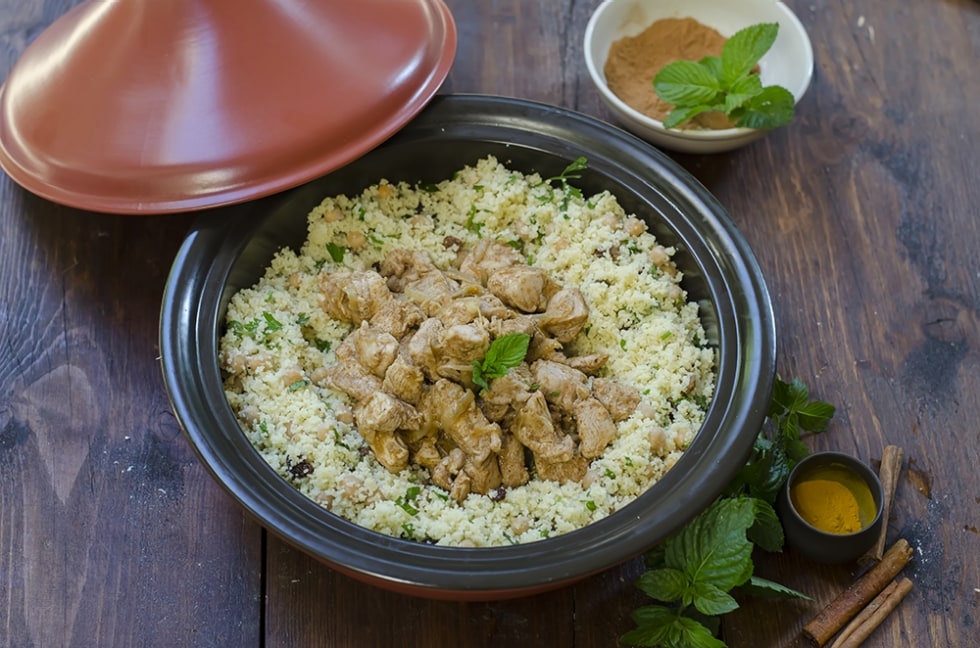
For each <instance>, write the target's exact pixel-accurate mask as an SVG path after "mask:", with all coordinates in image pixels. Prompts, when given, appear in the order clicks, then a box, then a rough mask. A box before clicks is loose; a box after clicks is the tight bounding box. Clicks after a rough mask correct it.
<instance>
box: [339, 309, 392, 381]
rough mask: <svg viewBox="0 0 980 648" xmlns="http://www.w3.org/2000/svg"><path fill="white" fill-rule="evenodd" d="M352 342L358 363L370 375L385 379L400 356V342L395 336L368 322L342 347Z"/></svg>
mask: <svg viewBox="0 0 980 648" xmlns="http://www.w3.org/2000/svg"><path fill="white" fill-rule="evenodd" d="M351 340H353V343H354V350H355V354H356V355H355V357H356V360H357V363H358V364H359V365H361V366H362V367H364V369H365V370H367V371H368V372H369V373H371V374H373V375H375V376H377V377H378V378H384V375H385V372H386V371H387V370H388V367H389V366H391V363H392V362H394V361H395V357H396V356H397V355H398V340H396V339H395V336H393V335H392V334H391V333H385V332H384V331H381V330H380V329H376V328H374V327H372V326H370V325H369V324H368V323H367V322H361V326H360V327H359V328H357V329H355V330H354V332H353V333H351V334H350V335H349V336H348V337H347V338H346V339H345V340H344V342H343V343H341V346H344V344H345V343H347V342H348V341H351Z"/></svg>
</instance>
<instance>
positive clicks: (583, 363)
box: [552, 353, 609, 376]
mask: <svg viewBox="0 0 980 648" xmlns="http://www.w3.org/2000/svg"><path fill="white" fill-rule="evenodd" d="M552 359H553V360H555V361H556V362H563V363H565V364H567V365H568V366H569V367H572V368H573V369H578V370H579V371H581V372H582V373H584V374H586V375H589V376H594V375H595V374H597V373H598V372H599V370H600V369H602V368H603V367H605V366H606V363H607V362H609V356H608V355H606V354H605V353H592V354H590V355H581V356H568V357H566V358H552Z"/></svg>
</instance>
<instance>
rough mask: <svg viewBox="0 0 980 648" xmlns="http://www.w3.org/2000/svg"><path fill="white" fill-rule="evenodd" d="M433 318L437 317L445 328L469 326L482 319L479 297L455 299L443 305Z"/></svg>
mask: <svg viewBox="0 0 980 648" xmlns="http://www.w3.org/2000/svg"><path fill="white" fill-rule="evenodd" d="M434 317H438V318H439V319H440V320H442V323H443V324H445V325H446V326H453V325H454V324H469V323H470V322H473V321H476V320H477V319H482V317H483V316H482V314H481V313H480V297H479V296H478V295H470V296H467V297H456V298H454V299H453V300H452V301H449V302H446V303H445V304H443V306H442V308H440V309H439V311H438V312H436V313H435V315H434Z"/></svg>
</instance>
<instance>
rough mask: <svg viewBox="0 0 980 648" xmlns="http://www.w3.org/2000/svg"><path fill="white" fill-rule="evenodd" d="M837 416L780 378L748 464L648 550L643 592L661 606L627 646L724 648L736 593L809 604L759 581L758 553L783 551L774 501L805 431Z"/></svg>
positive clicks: (647, 614)
mask: <svg viewBox="0 0 980 648" xmlns="http://www.w3.org/2000/svg"><path fill="white" fill-rule="evenodd" d="M834 412H835V408H834V407H833V406H832V405H828V404H827V403H823V402H820V401H811V400H810V394H809V390H808V389H807V387H806V385H804V384H803V383H802V382H801V381H800V380H799V379H794V380H792V381H791V382H788V383H787V382H784V381H783V380H782V379H780V378H779V376H776V379H775V383H774V388H773V394H772V398H771V402H770V407H769V411H768V421H767V424H766V425H764V426H763V429H762V430H760V431H759V435H758V437H757V439H756V444H755V447H754V449H753V451H752V454H751V455H750V457H749V460H748V462H747V463H746V464H745V466H744V467H743V468H742V469H741V470H740V471H739V472H738V474H737V475H736V477H735V479H733V480H732V482H731V483H730V484H729V486H728V488H727V490H726V491H725V492H724V494H723V495H722V496H721V497H720V498H719V499H717V500H715V502H714V503H713V504H711V506H709V507H708V508H707V509H705V510H704V511H703V512H702V513H701V514H700V515H698V516H697V517H695V518H694V519H693V520H692V521H691V522H689V523H688V524H687V526H685V527H684V528H683V529H681V530H680V531H679V532H678V533H676V534H675V535H673V536H671V537H670V538H668V539H667V540H666V541H665V542H664V543H663V544H661V545H659V546H657V547H654V548H653V549H651V550H650V551H649V552H647V554H646V556H645V560H646V565H647V568H648V571H646V572H644V574H643V575H641V576H640V578H639V580H638V581H637V587H639V588H640V589H641V590H642V591H643V592H644V593H646V594H647V595H648V596H649V597H650V598H652V599H654V600H656V601H658V602H659V603H657V604H655V605H648V606H644V607H641V608H639V609H637V610H636V611H635V612H634V613H633V615H632V617H631V618H632V619H633V622H634V623H635V624H636V628H635V629H633V630H631V631H629V632H627V633H626V634H624V635H623V636H622V637H621V638H620V642H621V643H623V644H627V645H631V646H661V647H662V648H687V647H691V646H693V647H695V648H724V646H725V643H724V642H723V641H721V640H720V639H718V638H717V637H716V636H715V634H716V633H717V628H718V626H719V623H718V616H719V615H722V614H727V613H728V612H731V611H732V610H735V609H736V608H738V602H737V601H736V600H735V598H734V596H733V595H732V592H733V591H737V592H740V593H742V594H748V595H753V596H762V597H765V598H780V599H784V598H804V599H808V598H809V597H808V596H806V595H805V594H802V593H800V592H797V591H796V590H793V589H791V588H789V587H786V586H784V585H781V584H779V583H776V582H773V581H770V580H767V579H764V578H761V577H758V576H755V575H754V574H753V571H754V565H753V563H752V551H753V549H754V548H755V547H759V548H760V549H763V550H764V551H769V552H778V551H781V550H782V547H783V540H784V536H783V527H782V524H781V523H780V521H779V517H778V516H777V514H776V511H775V509H774V508H773V503H774V502H775V500H776V495H777V494H778V493H779V490H780V489H781V488H782V487H783V484H785V482H786V478H787V477H788V476H789V471H790V470H791V469H792V466H794V465H796V462H797V461H798V460H799V459H801V458H802V457H803V456H805V455H806V453H807V449H806V446H804V445H803V443H802V442H801V441H800V430H805V431H808V432H822V431H824V430H826V428H827V423H828V421H829V420H830V418H831V417H832V416H833V415H834ZM712 628H714V630H713V629H712Z"/></svg>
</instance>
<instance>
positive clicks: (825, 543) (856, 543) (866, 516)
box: [778, 452, 885, 564]
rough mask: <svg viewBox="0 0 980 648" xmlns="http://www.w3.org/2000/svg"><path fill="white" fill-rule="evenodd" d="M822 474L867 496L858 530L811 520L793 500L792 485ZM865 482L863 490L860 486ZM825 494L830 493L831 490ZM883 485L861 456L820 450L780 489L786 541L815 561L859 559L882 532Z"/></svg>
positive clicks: (864, 496)
mask: <svg viewBox="0 0 980 648" xmlns="http://www.w3.org/2000/svg"><path fill="white" fill-rule="evenodd" d="M818 476H821V477H823V479H824V480H826V481H833V482H835V483H837V484H839V485H841V486H844V487H845V488H848V486H847V485H846V484H847V482H848V481H850V482H851V484H850V488H849V490H850V491H851V492H855V491H856V498H857V499H858V500H860V499H862V498H863V499H865V500H866V501H865V502H864V506H863V507H861V506H859V508H861V509H862V512H863V514H862V516H861V517H862V520H861V522H862V526H861V527H860V529H858V530H856V531H850V530H847V529H843V528H842V529H840V530H838V531H837V532H834V531H832V530H828V529H824V528H820V527H818V526H815V525H814V524H811V523H810V522H809V521H807V519H806V518H805V517H804V514H802V513H801V511H800V510H799V509H798V507H797V506H796V505H795V504H794V498H793V489H794V488H796V487H797V486H798V485H799V484H801V483H802V482H805V481H808V480H813V479H816V478H817V477H818ZM862 485H863V486H866V487H867V491H866V492H863V490H864V489H863V488H861V486H862ZM826 497H828V498H829V497H830V494H829V492H828V493H827V494H826ZM884 498H885V495H884V489H883V488H882V486H881V481H880V480H879V479H878V475H876V474H875V473H874V471H873V470H871V468H869V467H868V466H867V465H866V464H864V463H862V462H861V461H860V460H858V459H856V458H854V457H852V456H850V455H847V454H844V453H841V452H817V453H814V454H811V455H809V456H807V457H805V458H804V459H802V460H801V461H800V462H799V463H798V464H796V467H795V468H793V470H792V472H790V474H789V478H788V479H787V480H786V485H785V486H784V487H783V490H782V492H781V493H780V497H779V502H778V510H779V516H780V519H781V520H782V522H783V529H784V531H785V532H786V541H787V543H788V544H789V545H790V546H792V547H794V548H795V549H797V550H798V551H800V552H801V553H802V554H803V555H805V556H806V557H808V558H810V559H811V560H813V561H815V562H820V563H826V564H836V563H845V562H850V561H852V560H856V559H857V558H858V557H860V556H861V555H862V554H864V553H865V552H866V551H868V549H870V548H871V547H872V546H873V545H874V543H875V542H876V541H877V539H878V535H879V534H880V533H881V525H882V509H883V507H884V504H883V503H884Z"/></svg>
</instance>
